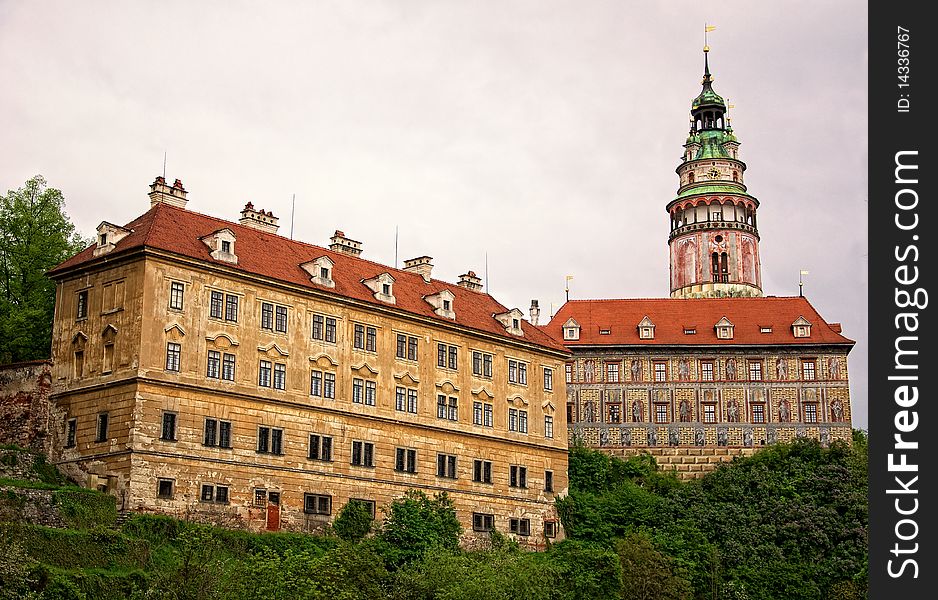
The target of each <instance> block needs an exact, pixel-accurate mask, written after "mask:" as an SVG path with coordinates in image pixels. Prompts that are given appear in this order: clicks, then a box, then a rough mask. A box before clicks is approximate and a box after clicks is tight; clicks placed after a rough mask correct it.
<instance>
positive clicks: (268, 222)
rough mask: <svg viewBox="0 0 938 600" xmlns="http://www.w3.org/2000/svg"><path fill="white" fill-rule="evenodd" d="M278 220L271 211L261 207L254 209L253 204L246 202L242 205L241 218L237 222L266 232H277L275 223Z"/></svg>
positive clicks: (277, 226) (277, 227)
mask: <svg viewBox="0 0 938 600" xmlns="http://www.w3.org/2000/svg"><path fill="white" fill-rule="evenodd" d="M279 220H280V219H278V218H277V217H275V216H274V213H272V212H266V211H264V210H263V209H261V210H254V205H253V204H251V203H250V202H248V203H247V204H245V205H244V210H242V211H241V218H240V219H239V220H238V223H241V224H242V225H244V226H245V227H251V228H253V229H258V230H260V231H266V232H267V233H277V229H279V228H280V226H279V225H277V221H279Z"/></svg>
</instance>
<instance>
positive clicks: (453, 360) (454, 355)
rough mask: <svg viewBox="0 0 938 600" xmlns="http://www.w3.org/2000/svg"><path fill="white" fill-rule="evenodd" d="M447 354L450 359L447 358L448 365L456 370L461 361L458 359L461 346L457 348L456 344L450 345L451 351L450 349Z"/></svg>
mask: <svg viewBox="0 0 938 600" xmlns="http://www.w3.org/2000/svg"><path fill="white" fill-rule="evenodd" d="M447 356H448V359H447V366H448V367H449V368H450V369H453V370H455V369H456V367H457V365H458V364H459V361H458V358H459V348H457V347H456V346H450V347H449V351H448V353H447Z"/></svg>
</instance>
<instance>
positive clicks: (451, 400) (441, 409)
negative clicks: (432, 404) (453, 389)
mask: <svg viewBox="0 0 938 600" xmlns="http://www.w3.org/2000/svg"><path fill="white" fill-rule="evenodd" d="M436 418H438V419H447V420H449V421H458V420H459V399H458V398H456V397H455V396H450V397H448V398H447V397H446V395H445V394H439V395H438V396H437V397H436Z"/></svg>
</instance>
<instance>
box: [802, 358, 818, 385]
mask: <svg viewBox="0 0 938 600" xmlns="http://www.w3.org/2000/svg"><path fill="white" fill-rule="evenodd" d="M815 365H816V363H815V362H814V361H813V360H805V361H802V363H801V378H802V379H804V380H805V381H813V380H814V378H815V373H816V371H815Z"/></svg>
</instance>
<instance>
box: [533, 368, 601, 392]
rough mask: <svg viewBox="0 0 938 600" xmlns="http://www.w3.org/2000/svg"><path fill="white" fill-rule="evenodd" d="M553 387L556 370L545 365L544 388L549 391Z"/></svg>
mask: <svg viewBox="0 0 938 600" xmlns="http://www.w3.org/2000/svg"><path fill="white" fill-rule="evenodd" d="M616 381H618V379H617V380H616ZM552 389H554V370H553V369H551V368H548V367H544V390H545V391H548V392H549V391H551V390H552Z"/></svg>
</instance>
